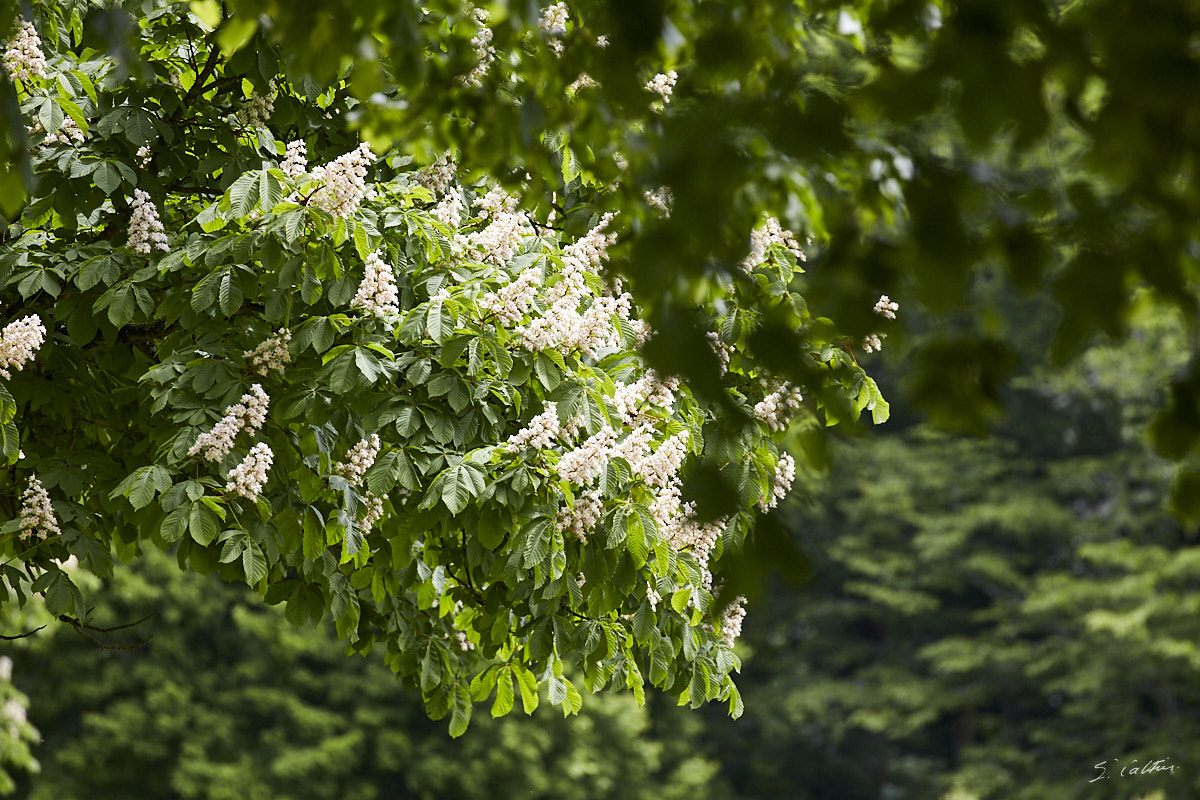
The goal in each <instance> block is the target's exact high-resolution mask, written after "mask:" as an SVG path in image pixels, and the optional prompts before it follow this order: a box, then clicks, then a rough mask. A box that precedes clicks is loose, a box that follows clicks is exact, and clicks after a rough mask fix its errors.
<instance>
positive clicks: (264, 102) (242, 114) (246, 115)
mask: <svg viewBox="0 0 1200 800" xmlns="http://www.w3.org/2000/svg"><path fill="white" fill-rule="evenodd" d="M274 110H275V99H274V97H273V96H272V95H267V96H265V97H264V96H263V95H260V94H257V93H254V92H252V93H251V94H250V97H249V98H248V99H247V100H246V101H245V102H243V103H242V106H241V108H239V109H238V111H237V114H236V116H237V121H238V122H239V123H241V124H242V125H245V126H246V127H248V128H255V129H258V128H265V127H266V125H267V120H269V119H270V118H271V113H272V112H273V111H274Z"/></svg>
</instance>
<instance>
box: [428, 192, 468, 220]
mask: <svg viewBox="0 0 1200 800" xmlns="http://www.w3.org/2000/svg"><path fill="white" fill-rule="evenodd" d="M465 208H466V207H465V206H464V205H463V201H462V195H460V194H459V192H458V190H457V189H454V188H452V189H451V190H450V191H448V192H446V196H445V197H443V198H442V199H441V202H439V203H438V204H437V205H436V206H434V207H433V210H432V211H430V212H429V213H430V214H431V215H432V216H433V218H434V219H436V220H437V221H438V222H440V223H442V224H443V225H445V226H446V227H447V228H449V229H450V230H458V226H459V225H461V224H462V215H463V211H464V210H465Z"/></svg>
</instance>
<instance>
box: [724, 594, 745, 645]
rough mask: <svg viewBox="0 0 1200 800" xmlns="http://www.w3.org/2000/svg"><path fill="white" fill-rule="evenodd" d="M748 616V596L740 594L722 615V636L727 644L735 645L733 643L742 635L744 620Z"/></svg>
mask: <svg viewBox="0 0 1200 800" xmlns="http://www.w3.org/2000/svg"><path fill="white" fill-rule="evenodd" d="M745 618H746V598H745V597H743V596H742V595H738V596H737V597H735V598H734V599H733V602H732V603H730V604H729V607H728V608H726V609H725V613H723V614H722V615H721V623H720V628H721V638H722V639H724V640H725V644H727V645H729V646H730V647H733V643H734V642H735V641H736V640H737V638H738V637H739V636H741V635H742V620H744V619H745Z"/></svg>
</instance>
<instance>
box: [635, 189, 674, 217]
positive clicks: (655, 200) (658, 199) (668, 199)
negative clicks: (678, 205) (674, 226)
mask: <svg viewBox="0 0 1200 800" xmlns="http://www.w3.org/2000/svg"><path fill="white" fill-rule="evenodd" d="M642 196H643V197H644V198H646V203H647V204H648V205H649V206H650V207H651V208H654V209H657V210H658V211H659V212H661V213H662V215H663V216H664V217H669V216H671V203H673V202H675V197H674V195H672V194H671V190H670V189H668V188H667V187H665V186H660V187H658V188H657V189H655V190H654V191H650V190H646V192H644V193H643V195H642Z"/></svg>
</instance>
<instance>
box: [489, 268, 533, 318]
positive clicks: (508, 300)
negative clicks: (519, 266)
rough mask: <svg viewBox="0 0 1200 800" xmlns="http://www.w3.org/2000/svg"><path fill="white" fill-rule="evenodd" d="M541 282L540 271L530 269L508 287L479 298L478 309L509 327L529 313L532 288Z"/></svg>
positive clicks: (531, 303)
mask: <svg viewBox="0 0 1200 800" xmlns="http://www.w3.org/2000/svg"><path fill="white" fill-rule="evenodd" d="M541 282H542V271H541V269H539V268H537V267H531V268H529V269H527V270H525V271H524V272H522V273H521V274H520V275H518V276H517V277H516V279H515V280H513V281H511V282H510V283H509V284H508V285H506V286H503V287H501V288H499V289H497V290H496V291H494V292H488V293H487V294H485V295H483V296H481V297H480V298H479V300H478V304H479V308H480V309H481V310H482V311H484V312H491V313H492V314H495V315H496V318H497V319H499V320H500V322H501V323H503V324H506V325H511V324H513V323H515V322H518V321H520V319H521V318H522V317H524V316H525V315H526V314H528V313H529V309H530V308H531V307H532V305H533V300H534V298H535V297H536V293H535V292H534V290H533V287H534V286H537V285H539V284H540V283H541Z"/></svg>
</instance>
